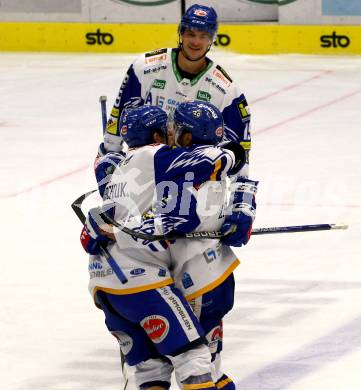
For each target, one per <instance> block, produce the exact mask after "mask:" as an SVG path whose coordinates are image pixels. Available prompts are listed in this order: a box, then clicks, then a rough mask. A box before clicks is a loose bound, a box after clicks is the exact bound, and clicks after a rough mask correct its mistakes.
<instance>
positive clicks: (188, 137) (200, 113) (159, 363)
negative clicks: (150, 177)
mask: <svg viewBox="0 0 361 390" xmlns="http://www.w3.org/2000/svg"><path fill="white" fill-rule="evenodd" d="M138 110H142V109H137V110H133V111H132V110H130V112H129V114H125V115H124V114H123V120H122V121H121V123H122V129H123V131H122V132H123V134H124V138H125V141H126V142H127V144H128V146H130V147H131V148H132V147H134V146H136V145H142V144H143V143H144V138H143V135H142V134H141V133H140V132H139V136H138V133H137V129H138V127H139V123H140V122H136V123H138V126H135V125H134V118H136V117H137V115H139V112H141V111H138ZM144 110H145V111H144V112H146V110H147V108H146V107H144ZM152 110H153V111H154V108H152ZM158 110H159V109H158ZM159 111H161V110H159ZM174 124H175V129H176V142H177V144H178V146H183V147H187V148H186V149H185V150H183V149H182V148H177V149H173V151H172V153H173V154H174V153H178V154H176V156H177V157H176V158H175V159H174V160H172V162H171V163H170V161H168V160H166V159H164V156H162V153H159V154H158V155H159V156H160V157H161V156H162V160H157V161H162V163H161V164H160V165H159V167H158V168H157V170H156V178H157V180H159V179H160V178H162V179H163V180H169V179H170V177H169V173H168V174H166V173H164V169H163V168H160V167H162V165H163V164H164V165H165V166H166V167H167V172H168V171H169V172H170V173H173V174H174V173H176V172H177V171H180V172H182V170H184V169H186V171H187V174H188V180H189V174H192V171H193V169H195V170H196V171H197V175H198V176H196V177H198V179H197V178H196V179H195V182H189V181H186V183H182V184H181V183H177V184H179V188H182V189H183V194H184V188H187V191H186V192H187V194H186V195H185V198H186V199H190V196H191V195H192V196H193V195H194V198H198V199H199V200H200V202H199V204H200V205H201V206H202V205H203V204H207V205H208V206H209V205H210V206H211V208H213V210H211V211H212V212H211V214H209V210H207V213H206V214H207V215H203V214H204V211H205V210H204V209H203V208H202V207H197V203H195V202H194V201H193V202H192V201H191V200H189V202H188V203H189V206H191V207H189V208H188V211H191V212H190V213H189V212H188V214H187V215H184V202H183V201H182V202H180V203H177V207H175V208H174V209H172V210H171V213H168V214H166V215H161V216H160V220H162V221H163V222H164V221H166V223H164V224H163V225H166V228H165V231H162V233H167V232H168V230H169V229H172V228H174V226H176V225H177V229H178V230H180V231H182V232H187V231H191V230H193V229H194V228H196V227H197V230H206V229H209V230H214V229H218V228H220V227H221V226H222V223H223V222H225V223H224V225H223V227H224V229H228V228H229V225H230V224H237V225H238V229H237V231H236V232H235V233H234V234H232V235H231V236H230V237H228V238H227V239H226V241H225V244H228V245H235V246H241V245H243V244H245V243H246V242H247V241H248V237H249V236H248V233H249V231H250V228H251V226H252V221H253V218H254V207H255V205H254V200H253V198H254V196H253V195H254V194H253V193H252V192H251V195H250V201H249V202H248V203H249V204H248V205H247V202H246V201H245V199H242V198H243V196H244V195H245V193H246V192H247V191H245V188H247V182H248V181H247V180H246V179H238V181H237V182H236V185H237V186H238V187H236V190H235V193H234V202H233V203H235V204H237V205H240V204H242V207H240V208H237V209H235V207H234V205H233V203H232V204H231V206H230V209H229V210H228V211H229V212H228V213H227V212H226V211H227V210H225V209H224V208H225V200H224V197H225V181H224V176H225V175H224V168H223V164H225V163H226V161H225V156H226V154H227V153H230V154H231V155H232V153H233V152H229V151H228V152H227V151H225V156H223V162H222V163H220V160H219V161H218V163H217V162H216V160H214V161H213V162H214V163H215V167H216V168H215V170H214V171H213V173H212V175H210V176H208V177H206V180H204V183H200V182H199V174H200V173H201V172H198V170H199V168H201V167H202V161H203V164H204V160H207V158H208V159H209V158H210V157H211V155H210V154H208V155H207V156H206V154H205V153H204V152H205V151H206V150H209V147H205V146H197V147H195V146H194V144H196V145H199V144H200V145H202V144H209V143H213V144H214V143H216V142H218V141H219V140H220V139H221V134H222V129H223V123H222V118H221V114H220V112H219V111H218V110H217V109H216V108H215V107H214V106H212V105H211V104H209V103H202V102H187V103H182V104H180V105H179V106H178V107H177V109H176V111H175V115H174ZM212 130H213V133H212ZM224 146H225V147H226V148H230V147H231V149H235V153H236V155H237V157H238V164H239V165H238V166H237V167H234V168H233V169H232V170H229V171H228V174H235V173H237V172H238V170H239V169H240V167H241V166H242V165H243V163H244V160H245V158H244V155H242V153H243V149H242V148H241V147H239V148H238V149H237V147H235V145H234V144H233V145H232V146H231V145H230V144H226V145H224ZM153 149H154V147H153ZM136 150H137V149H136ZM141 150H143V153H142V155H140V153H139V154H138V159H137V160H136V161H137V163H138V164H144V167H148V166H149V161H147V157H146V156H147V154H146V153H144V151H145V150H147V149H144V148H141ZM148 150H149V149H148ZM218 150H220V149H218ZM130 152H131V153H130V155H129V154H128V155H127V158H126V160H125V161H126V164H127V165H128V162H127V161H128V159H132V161H133V168H134V157H133V154H134V153H132V149H131V150H130ZM139 152H140V150H139ZM179 153H180V154H179ZM217 155H218V154H217ZM140 156H142V157H144V161H142V160H141V158H140ZM110 158H112V157H111V154H110ZM108 159H109V157H108ZM106 160H107V158H103V162H101V164H100V165H99V167H98V169H97V171H104V165H106V164H107V162H106ZM211 160H212V159H211ZM155 161H156V160H155ZM137 163H135V166H137V165H136V164H137ZM129 164H131V163H129ZM158 164H159V163H158ZM130 166H132V164H131V165H130ZM127 169H128V170H129V166H128V168H127ZM159 169H160V171H159ZM162 169H163V173H161V172H162ZM143 171H144V172H147V171H146V170H144V169H142V172H143ZM144 172H143V173H144ZM133 175H134V171H132V175H131V176H133ZM167 175H168V176H167ZM102 177H103V176H101V178H102ZM98 178H99V177H98ZM129 178H130V179H131V182H134V178H133V177H129ZM171 179H172V180H173V179H174V178H171ZM114 180H115V178H113V182H114ZM197 180H198V182H197ZM137 181H139V180H138V179H137ZM184 184H186V185H187V187H185V185H184ZM193 185H195V187H196V188H197V189H198V191H196V190H195V189H194V188H193ZM100 187H101V188H103V185H102V184H101V186H100ZM142 187H143V186H142ZM254 187H255V186H254V185H253V186H252V185H251V186H249V185H248V190H249V188H254ZM114 188H115V184H114V183H113V184H112V185H108V186H107V187H106V189H105V197H107V196H109V194H110V193H115V192H116V191H114V190H113V189H114ZM192 188H193V190H192ZM103 191H104V189H101V193H103ZM118 192H119V191H118ZM122 193H123V194H124V191H122ZM207 194H208V195H210V196H208V195H207ZM249 194H250V192H249V191H248V195H249ZM200 198H203V199H200ZM183 200H184V199H183ZM122 203H123V204H124V199H122ZM188 203H187V204H188ZM132 204H133V203H132ZM138 204H139V198H138V201H137V202H135V203H134V204H133V205H135V206H136V207H135V208H136V209H138V206H137V205H138ZM181 204H183V211H182V210H180V208H182V207H179V206H180V205H181ZM199 204H198V205H199ZM194 207H196V211H197V213H198V214H200V215H199V217H200V219H199V217H198V214H197V213H195V212H194V210H193V209H194ZM247 207H248V210H246V209H247ZM118 208H119V206H118ZM126 209H127V210H128V211H127V212H129V209H130V204H129V202H128V204H127V207H126ZM247 212H249V213H248V214H247ZM180 214H181V215H180ZM224 214H227V217H226V219H225V218H224V217H222V215H224ZM146 215H147V214H146ZM123 217H124V216H123ZM163 217H164V218H163ZM180 221H181V223H179V222H180ZM130 223H132V222H131V221H130ZM197 225H198V226H197ZM128 226H130V225H128ZM134 228H136V229H138V226H134ZM142 228H143V229H145V231H147V232H148V233H149V232H154V229H155V227H154V221H153V225H152V220H151V218H150V219H149V220H147V219H146V220H145V221H144V224H143V227H142ZM158 233H159V232H158ZM123 235H124V233H122V235H121V236H120V237H121V238H122V237H123ZM85 236H87V237H88V235H85ZM127 239H128V240H127ZM127 239H126V238H124V237H123V238H122V241H121V242H124V240H125V241H126V242H127V244H126V245H128V246H129V245H130V247H131V248H132V247H134V246H136V245H135V243H134V241H133V240H132V239H130V238H127ZM129 240H130V242H129ZM83 242H87V245H90V243H91V242H92V240H90V241H89V242H88V241H86V240H85V241H84V240H83ZM96 242H97V241H95V243H96ZM151 246H152V248H151ZM118 247H119V248H121V251H122V252H121V253H122V255H121V257H122V264H124V260H125V259H127V256H128V253H129V252H130V251H131V252H133V256H134V255H136V252H137V250H135V251H134V248H132V249H129V248H127V247H124V244H121V245H118ZM141 248H142V247H141ZM150 248H151V249H152V251H151V252H150V253H148V254H147V257H149V256H151V257H152V258H154V259H153V262H157V264H158V265H159V266H161V265H162V264H163V266H167V267H171V268H173V272H172V273H171V276H172V277H173V278H174V281H175V285H176V287H178V288H179V289H180V290H181V291H182V293H183V294H184V295H185V296H187V299H189V300H190V301H191V302H192V305H193V308H194V309H195V311H196V314H197V316H198V318H200V320H201V325H202V328H204V329H205V333H206V336H207V339H208V345H209V347H210V351H211V352H213V356H212V357H213V358H215V353H216V352H220V350H221V332H222V329H221V325H220V322H221V320H222V317H223V316H224V315H225V314H226V313H227V311H228V310H230V308H231V307H232V305H233V292H234V291H233V289H234V280H233V276H232V275H231V273H232V271H233V269H234V268H235V267H236V266H237V264H238V260H237V259H236V257H235V256H234V254H233V252H232V251H231V250H230V249H229V248H228V247H227V246H222V245H221V244H220V243H219V242H218V241H216V240H206V241H202V240H199V241H198V240H197V241H193V242H189V241H188V242H186V241H185V240H177V241H176V243H175V244H173V245H171V246H170V248H169V249H168V247H167V246H166V245H165V243H159V244H156V245H155V244H154V243H153V244H151V245H149V246H148V250H149V249H150ZM143 251H144V247H143V248H142V249H141V252H143ZM205 254H207V256H208V257H206V256H205ZM119 256H120V255H119ZM144 256H145V255H144V254H141V255H139V256H138V257H140V258H143V259H144ZM164 256H165V258H163V257H164ZM169 256H170V257H169ZM138 266H140V265H139V264H138ZM200 267H201V272H199V271H200ZM123 268H124V266H123ZM143 268H144V265H143ZM147 274H149V275H150V272H149V270H148V271H147ZM167 275H168V273H167ZM145 279H146V278H143V279H135V280H137V281H139V280H142V281H143V283H144V280H145ZM161 279H162V278H161ZM110 280H111V279H110V278H103V277H102V278H101V279H100V281H99V279H98V280H97V279H94V278H93V279H92V280H91V286H92V289H93V288H94V286H95V285H96V286H97V287H96V288H99V286H98V284H99V283H100V285H102V284H103V283H104V281H105V282H107V283H109V281H110ZM131 281H132V283H134V279H131ZM162 281H164V280H163V279H162ZM113 282H114V281H113ZM116 282H117V281H116V279H115V283H116ZM94 283H95V284H94ZM97 283H98V284H97ZM118 284H119V283H118ZM103 287H104V286H103ZM105 287H106V286H105ZM107 287H108V288H112V289H114V284H111V285H108V286H107ZM127 289H129V285H128V286H127ZM211 290H212V291H211ZM207 300H208V301H209V302H208V303H207V304H206V305H204V302H206V301H207ZM210 303H211V304H210ZM202 304H203V305H202ZM202 306H203V307H202ZM133 353H134V352H131V355H130V359H131V356H132V354H133ZM127 359H128V361H129V357H128V356H127ZM217 363H218V362H217ZM172 369H173V367H172V365H170V364H168V363H167V361H164V360H159V359H154V360H151V359H148V360H147V363H146V364H144V365H142V378H143V379H142V380H143V381H145V382H146V383H150V382H152V383H153V382H154V383H158V384H159V383H161V384H162V385H163V387H164V388H167V386H169V384H170V375H171V372H172ZM212 373H213V377H214V378H215V379H216V380H217V379H218V381H217V382H218V383H217V387H219V385H221V384H222V386H225V385H227V387H225V388H229V389H232V388H234V385H233V383H232V381H231V380H230V379H229V378H228V377H226V376H225V375H223V376H222V373H221V372H220V371H219V368H218V370H217V371H216V372H215V371H214V368H212ZM176 374H177V377H178V379H179V375H178V373H177V370H176ZM136 376H137V377H138V379H137V381H138V383H139V373H138V374H137V375H136ZM180 380H181V379H180Z"/></svg>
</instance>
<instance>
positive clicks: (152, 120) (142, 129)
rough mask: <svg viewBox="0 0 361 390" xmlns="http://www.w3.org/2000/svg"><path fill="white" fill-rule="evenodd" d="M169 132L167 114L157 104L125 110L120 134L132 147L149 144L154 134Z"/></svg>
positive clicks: (121, 120) (121, 119)
mask: <svg viewBox="0 0 361 390" xmlns="http://www.w3.org/2000/svg"><path fill="white" fill-rule="evenodd" d="M154 132H158V133H160V134H162V135H165V134H166V133H167V114H166V113H165V112H164V111H163V110H162V109H161V108H160V107H157V106H141V107H137V108H133V109H129V110H125V111H123V113H122V115H121V118H120V134H121V136H122V137H123V139H124V141H125V142H126V143H127V145H128V146H129V147H130V148H134V147H137V146H143V145H149V144H151V143H152V142H153V134H154Z"/></svg>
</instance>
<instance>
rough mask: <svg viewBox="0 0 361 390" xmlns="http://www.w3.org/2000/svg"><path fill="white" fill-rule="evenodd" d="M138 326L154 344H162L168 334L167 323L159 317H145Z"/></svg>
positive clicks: (163, 318)
mask: <svg viewBox="0 0 361 390" xmlns="http://www.w3.org/2000/svg"><path fill="white" fill-rule="evenodd" d="M140 325H141V326H142V327H143V329H144V330H145V331H146V333H147V335H148V336H149V338H150V339H151V340H152V341H153V343H155V344H158V343H160V342H162V341H163V340H164V339H165V338H166V337H167V334H168V332H169V322H168V320H167V319H166V318H165V317H163V316H161V315H153V316H148V317H145V318H143V320H142V321H141V322H140Z"/></svg>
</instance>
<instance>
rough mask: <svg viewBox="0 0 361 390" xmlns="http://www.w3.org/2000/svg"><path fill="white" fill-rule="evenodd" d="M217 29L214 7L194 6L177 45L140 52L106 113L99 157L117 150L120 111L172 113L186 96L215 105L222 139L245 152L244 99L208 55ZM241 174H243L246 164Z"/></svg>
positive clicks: (246, 118) (246, 111)
mask: <svg viewBox="0 0 361 390" xmlns="http://www.w3.org/2000/svg"><path fill="white" fill-rule="evenodd" d="M217 30H218V22H217V14H216V11H215V10H214V9H213V8H212V7H208V6H204V5H198V4H194V5H192V6H190V7H189V8H188V9H187V11H186V12H185V14H184V15H183V17H182V19H181V22H180V24H179V27H178V34H179V43H178V47H177V48H167V49H158V50H154V51H152V52H148V53H145V54H143V55H141V56H140V57H139V58H137V59H136V60H135V61H134V62H133V63H132V64H131V66H130V67H129V69H128V71H127V73H126V75H125V77H124V79H123V82H122V84H121V87H120V90H119V94H118V97H117V99H116V101H115V104H114V107H113V109H112V111H111V115H110V118H109V121H108V125H107V131H106V133H105V136H104V144H101V147H100V149H99V152H100V155H103V154H104V153H105V152H109V151H115V152H119V151H120V150H122V135H121V124H120V122H119V118H120V116H121V114H122V112H123V110H124V109H126V108H129V107H136V106H140V105H144V104H149V105H156V106H159V107H161V108H163V110H165V111H166V113H167V114H168V115H169V114H170V115H171V114H172V113H173V112H174V110H175V108H176V107H177V106H178V105H179V104H180V103H181V102H183V101H187V100H201V101H206V102H210V103H212V104H213V105H215V106H216V107H217V108H218V109H219V110H220V111H221V113H222V116H223V118H224V124H225V134H224V138H225V139H227V140H230V141H234V142H237V143H241V145H242V146H243V148H244V149H245V150H246V153H247V154H248V151H249V149H250V147H251V136H250V111H249V108H248V103H247V100H246V97H245V96H244V94H243V93H242V92H241V90H240V89H239V87H238V86H237V85H236V83H235V82H234V81H233V80H232V78H231V77H230V76H229V74H228V73H227V72H226V71H225V70H224V69H223V68H222V67H221V66H220V65H219V64H217V63H215V62H213V61H212V60H211V59H210V58H209V57H208V56H207V53H208V51H209V50H210V48H211V46H212V44H213V43H214V41H215V39H216V37H217ZM242 175H243V176H244V175H247V164H245V167H244V169H243V172H242Z"/></svg>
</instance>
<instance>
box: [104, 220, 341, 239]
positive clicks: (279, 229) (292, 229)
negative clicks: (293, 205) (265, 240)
mask: <svg viewBox="0 0 361 390" xmlns="http://www.w3.org/2000/svg"><path fill="white" fill-rule="evenodd" d="M100 216H101V217H102V218H103V219H104V222H106V223H108V224H111V225H114V226H116V227H117V228H119V229H120V230H122V231H123V232H124V233H127V234H129V235H131V236H133V237H135V238H141V239H144V240H149V241H160V240H168V241H171V240H176V239H180V238H183V239H184V238H186V239H220V238H223V237H226V236H227V235H229V234H231V233H232V231H228V232H225V233H222V232H220V231H210V232H192V233H170V234H165V235H153V234H145V233H140V232H137V231H134V230H131V229H128V228H127V227H125V226H124V225H122V224H121V223H119V222H117V221H115V220H114V219H113V218H111V217H109V216H108V215H107V214H105V213H101V214H100ZM347 228H348V225H345V224H328V223H322V224H316V225H298V226H274V227H267V228H255V229H252V232H251V235H253V236H257V235H261V234H262V235H263V234H276V233H277V234H278V233H299V232H313V231H319V230H336V229H342V230H345V229H347Z"/></svg>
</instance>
